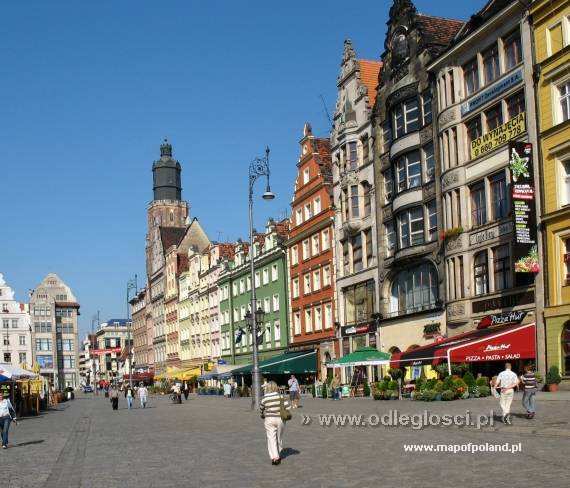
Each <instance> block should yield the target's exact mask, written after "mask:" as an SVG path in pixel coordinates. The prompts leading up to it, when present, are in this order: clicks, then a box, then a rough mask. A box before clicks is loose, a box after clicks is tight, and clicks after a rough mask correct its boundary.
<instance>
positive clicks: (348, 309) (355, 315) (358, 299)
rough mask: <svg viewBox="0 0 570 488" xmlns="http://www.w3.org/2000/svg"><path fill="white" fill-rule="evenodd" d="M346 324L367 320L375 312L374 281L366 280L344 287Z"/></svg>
mask: <svg viewBox="0 0 570 488" xmlns="http://www.w3.org/2000/svg"><path fill="white" fill-rule="evenodd" d="M343 295H344V313H345V324H346V325H352V324H357V323H360V322H366V321H368V320H370V319H371V318H372V314H373V313H374V281H373V280H370V281H366V282H364V283H359V284H357V285H353V286H349V287H347V288H345V289H344V293H343Z"/></svg>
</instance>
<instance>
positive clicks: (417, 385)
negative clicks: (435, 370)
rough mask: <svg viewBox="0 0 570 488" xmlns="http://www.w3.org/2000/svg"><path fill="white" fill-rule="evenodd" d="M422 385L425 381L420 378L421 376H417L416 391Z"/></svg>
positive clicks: (421, 387) (421, 388)
mask: <svg viewBox="0 0 570 488" xmlns="http://www.w3.org/2000/svg"><path fill="white" fill-rule="evenodd" d="M424 385H425V381H424V380H422V379H421V378H418V379H417V380H416V391H420V390H423V388H424Z"/></svg>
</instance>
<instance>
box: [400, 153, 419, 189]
mask: <svg viewBox="0 0 570 488" xmlns="http://www.w3.org/2000/svg"><path fill="white" fill-rule="evenodd" d="M397 169H398V191H399V192H400V191H404V190H407V189H409V188H415V187H418V186H420V185H421V184H422V163H421V160H420V152H419V151H412V152H410V153H408V154H404V155H403V156H402V157H401V158H400V159H399V160H398V163H397Z"/></svg>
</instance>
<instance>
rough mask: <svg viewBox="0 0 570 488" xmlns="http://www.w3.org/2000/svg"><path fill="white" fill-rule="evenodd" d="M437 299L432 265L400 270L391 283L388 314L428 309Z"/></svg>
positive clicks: (434, 271)
mask: <svg viewBox="0 0 570 488" xmlns="http://www.w3.org/2000/svg"><path fill="white" fill-rule="evenodd" d="M437 300H438V285H437V272H436V270H435V268H434V267H433V265H431V264H428V263H425V264H422V265H420V266H417V267H414V268H409V269H406V270H403V271H400V272H399V273H398V274H397V275H396V277H395V279H394V281H393V283H392V295H391V302H390V315H391V316H399V315H405V314H408V313H414V312H420V311H422V310H429V309H431V308H434V307H435V303H436V301H437Z"/></svg>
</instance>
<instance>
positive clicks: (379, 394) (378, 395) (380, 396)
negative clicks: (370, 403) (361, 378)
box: [372, 390, 384, 400]
mask: <svg viewBox="0 0 570 488" xmlns="http://www.w3.org/2000/svg"><path fill="white" fill-rule="evenodd" d="M372 398H374V400H382V399H383V398H384V395H383V394H382V392H380V391H378V390H376V391H375V392H374V393H373V394H372Z"/></svg>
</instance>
